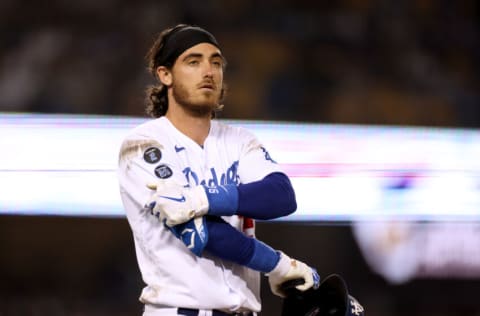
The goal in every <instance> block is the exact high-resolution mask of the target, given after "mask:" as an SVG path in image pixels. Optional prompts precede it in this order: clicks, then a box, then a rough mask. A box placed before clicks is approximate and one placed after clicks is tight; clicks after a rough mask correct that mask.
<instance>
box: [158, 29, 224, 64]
mask: <svg viewBox="0 0 480 316" xmlns="http://www.w3.org/2000/svg"><path fill="white" fill-rule="evenodd" d="M200 43H210V44H212V45H215V46H217V47H219V45H218V42H217V40H216V39H215V37H213V35H212V34H210V33H209V32H207V31H205V30H204V29H202V28H200V27H197V26H187V27H185V28H182V29H179V30H178V31H176V32H173V33H172V34H170V35H169V36H168V38H167V39H166V41H165V44H164V46H163V47H162V49H161V50H160V51H159V52H158V53H157V56H156V57H155V63H156V65H157V66H166V65H173V63H174V62H175V60H176V59H177V58H178V56H180V55H181V54H182V53H183V52H184V51H186V50H187V49H189V48H190V47H193V46H195V45H197V44H200Z"/></svg>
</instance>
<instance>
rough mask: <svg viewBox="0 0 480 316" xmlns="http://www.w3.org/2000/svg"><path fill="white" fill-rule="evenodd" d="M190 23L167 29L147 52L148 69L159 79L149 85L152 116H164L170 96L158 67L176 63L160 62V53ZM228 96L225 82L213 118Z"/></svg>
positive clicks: (147, 109) (149, 107) (147, 93)
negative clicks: (170, 39)
mask: <svg viewBox="0 0 480 316" xmlns="http://www.w3.org/2000/svg"><path fill="white" fill-rule="evenodd" d="M190 26H191V25H188V24H178V25H176V26H174V27H171V28H168V29H165V30H164V31H162V32H161V33H160V34H159V35H158V36H157V39H156V40H155V41H154V42H153V45H152V46H151V47H150V49H149V50H148V52H147V55H146V56H145V59H146V61H147V63H148V65H147V69H148V71H149V72H150V73H151V74H152V76H153V77H154V78H155V79H157V81H158V83H157V85H150V86H148V87H147V89H146V91H145V93H146V99H145V101H146V108H145V112H146V114H148V115H150V116H151V117H154V118H158V117H161V116H164V115H165V113H167V110H168V96H167V88H166V87H165V86H164V85H163V84H162V83H161V82H160V79H159V78H158V75H157V68H158V67H160V66H165V67H167V68H168V69H171V68H172V67H173V65H174V64H175V60H172V61H167V62H164V63H163V64H160V61H159V58H158V57H159V55H160V53H161V52H162V49H163V48H164V47H165V43H166V41H167V40H168V38H169V36H170V35H171V34H173V33H175V32H177V31H178V30H181V29H183V28H186V27H190ZM225 66H226V61H225V63H224V68H225ZM225 96H226V84H225V83H223V87H222V91H221V93H220V100H219V105H218V106H217V107H216V108H215V109H214V110H213V111H212V118H213V117H215V115H216V113H217V112H219V111H221V110H222V109H223V101H224V99H225Z"/></svg>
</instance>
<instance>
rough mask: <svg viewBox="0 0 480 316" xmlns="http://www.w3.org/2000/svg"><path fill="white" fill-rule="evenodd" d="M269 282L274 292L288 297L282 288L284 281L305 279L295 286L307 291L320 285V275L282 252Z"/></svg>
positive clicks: (269, 277)
mask: <svg viewBox="0 0 480 316" xmlns="http://www.w3.org/2000/svg"><path fill="white" fill-rule="evenodd" d="M267 276H268V283H269V284H270V289H271V290H272V292H273V294H275V295H277V296H280V297H286V296H287V295H286V293H285V292H284V291H283V290H282V289H281V286H282V284H283V283H284V282H286V281H288V280H293V279H303V280H304V281H305V282H304V283H303V284H300V285H297V286H295V288H297V289H298V290H300V291H306V290H308V289H310V288H312V287H313V288H314V289H316V288H318V287H319V286H320V276H319V275H318V273H317V271H316V270H315V269H313V268H311V267H309V266H308V265H306V264H305V263H303V262H301V261H298V260H295V259H292V258H290V257H289V256H287V255H286V254H284V253H283V252H280V260H279V261H278V263H277V265H276V266H275V268H273V270H272V271H270V272H269V273H268V274H267Z"/></svg>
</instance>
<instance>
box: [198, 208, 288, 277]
mask: <svg viewBox="0 0 480 316" xmlns="http://www.w3.org/2000/svg"><path fill="white" fill-rule="evenodd" d="M206 226H207V229H208V234H209V238H208V242H207V244H206V246H205V250H206V251H208V252H209V253H211V254H213V255H214V256H216V257H219V258H221V259H224V260H228V261H231V262H235V263H237V264H240V265H243V266H246V267H249V268H251V269H253V270H256V271H261V272H264V273H268V272H270V271H272V270H273V268H274V267H275V266H276V265H277V263H278V260H279V259H280V256H279V253H278V252H277V251H275V250H274V249H273V248H271V247H270V246H268V245H266V244H265V243H263V242H261V241H259V240H258V239H255V238H252V237H247V236H246V235H244V234H243V233H242V232H240V231H238V230H236V229H235V228H233V227H232V226H231V225H230V224H228V223H227V222H225V221H224V220H223V219H222V218H220V217H216V216H207V220H206Z"/></svg>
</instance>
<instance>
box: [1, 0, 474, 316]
mask: <svg viewBox="0 0 480 316" xmlns="http://www.w3.org/2000/svg"><path fill="white" fill-rule="evenodd" d="M177 23H191V24H196V25H200V26H202V27H205V28H206V29H208V30H209V31H211V32H212V33H213V34H215V36H216V37H217V39H218V40H219V42H220V43H221V45H222V47H223V52H224V54H225V56H226V57H227V59H228V61H229V65H228V68H227V73H226V79H227V82H228V84H229V96H228V98H227V102H226V107H225V110H224V112H223V113H222V114H221V118H228V119H261V120H285V121H303V122H314V123H355V124H388V125H416V126H432V127H433V126H444V127H470V128H478V127H480V106H479V101H480V94H479V91H480V89H479V74H480V72H479V70H480V69H479V66H480V65H479V62H480V58H479V57H480V56H479V55H480V51H479V49H480V45H479V7H478V4H477V3H476V1H473V0H472V1H444V0H440V1H434V0H418V1H393V0H392V1H374V0H370V1H369V0H350V1H306V0H296V1H286V0H283V1H273V0H262V1H253V0H235V1H220V0H217V1H214V0H210V1H193V0H192V1H187V0H182V1H144V0H142V1H122V0H85V1H60V0H56V1H49V2H43V1H28V0H20V1H15V0H1V1H0V112H38V113H74V114H105V115H125V116H143V115H144V110H143V109H144V105H143V98H144V89H145V87H146V86H147V85H148V84H151V83H152V82H153V81H152V79H151V78H150V76H149V75H148V74H147V72H146V64H145V62H144V60H143V57H144V55H145V53H146V51H147V49H148V47H149V46H150V44H151V42H152V40H153V39H154V38H155V35H156V34H157V33H158V32H160V31H161V30H162V29H164V28H165V27H170V26H173V25H175V24H177ZM0 137H4V136H0ZM112 155H116V153H112ZM257 235H258V237H259V238H260V239H261V240H263V241H265V242H267V243H269V244H270V245H272V246H274V247H275V248H278V249H282V250H284V251H285V252H286V253H288V254H289V255H291V256H293V257H298V258H301V259H303V260H304V261H306V262H308V263H309V264H311V265H314V266H316V267H317V269H318V270H319V272H320V273H321V274H322V275H328V274H330V273H339V274H341V275H343V276H344V277H345V278H346V279H347V282H348V283H349V287H350V290H351V293H352V294H353V295H354V296H355V297H357V298H358V299H359V300H360V302H361V303H362V304H363V305H364V306H365V307H366V309H367V315H369V316H380V315H382V316H384V315H389V316H396V315H422V316H423V315H436V316H443V315H445V316H446V315H448V316H451V315H473V316H475V315H477V316H478V315H480V307H479V306H478V303H477V300H478V299H477V293H478V292H479V290H480V282H479V280H478V279H472V280H465V279H463V280H459V279H455V278H445V279H436V280H433V279H428V280H413V281H410V282H408V283H406V284H403V285H396V286H394V285H391V284H388V283H386V281H384V280H383V279H382V278H381V277H380V276H378V275H376V274H374V273H372V272H371V270H370V269H369V267H368V266H367V265H366V263H365V261H364V259H363V258H362V254H361V253H360V252H359V249H358V247H357V245H356V243H355V240H354V239H353V236H352V232H351V227H350V226H349V225H348V224H338V225H333V224H332V223H309V224H308V225H307V224H297V223H283V222H282V223H279V222H275V223H259V224H258V229H257ZM0 254H1V260H0V316H5V315H15V316H17V315H53V316H56V315H79V316H80V315H118V316H123V315H141V309H142V305H141V304H140V303H139V302H138V300H137V298H138V296H139V294H140V290H141V288H142V282H141V279H140V274H139V271H138V268H137V265H136V260H135V253H134V247H133V240H132V237H131V232H130V230H129V228H128V224H127V221H126V219H124V218H78V217H54V216H53V217H31V216H4V215H2V216H0ZM172 260H174V258H172ZM206 286H207V285H206ZM262 296H263V299H264V312H263V313H262V316H275V315H279V309H280V305H281V301H280V300H279V299H278V298H275V297H273V295H272V294H271V293H270V292H269V290H268V285H267V284H266V283H265V279H264V284H263V290H262Z"/></svg>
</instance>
